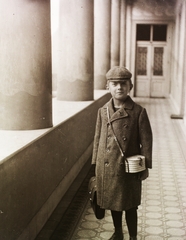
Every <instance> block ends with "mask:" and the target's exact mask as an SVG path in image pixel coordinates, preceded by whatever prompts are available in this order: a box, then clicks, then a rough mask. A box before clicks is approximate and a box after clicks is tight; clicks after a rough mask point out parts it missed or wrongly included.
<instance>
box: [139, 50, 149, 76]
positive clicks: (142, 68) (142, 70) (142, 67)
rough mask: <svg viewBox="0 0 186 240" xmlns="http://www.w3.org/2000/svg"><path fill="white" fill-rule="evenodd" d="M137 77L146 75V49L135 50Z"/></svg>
mask: <svg viewBox="0 0 186 240" xmlns="http://www.w3.org/2000/svg"><path fill="white" fill-rule="evenodd" d="M137 75H147V48H146V47H138V50H137Z"/></svg>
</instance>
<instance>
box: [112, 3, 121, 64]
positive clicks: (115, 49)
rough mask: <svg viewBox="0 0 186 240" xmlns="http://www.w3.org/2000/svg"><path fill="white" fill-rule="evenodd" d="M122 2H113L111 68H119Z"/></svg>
mask: <svg viewBox="0 0 186 240" xmlns="http://www.w3.org/2000/svg"><path fill="white" fill-rule="evenodd" d="M119 53H120V0H112V7H111V67H113V66H119Z"/></svg>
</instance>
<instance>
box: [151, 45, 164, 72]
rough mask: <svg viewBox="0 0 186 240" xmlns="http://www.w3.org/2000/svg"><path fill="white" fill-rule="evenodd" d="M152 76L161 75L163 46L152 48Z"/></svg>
mask: <svg viewBox="0 0 186 240" xmlns="http://www.w3.org/2000/svg"><path fill="white" fill-rule="evenodd" d="M153 75H154V76H163V47H155V48H154V69H153Z"/></svg>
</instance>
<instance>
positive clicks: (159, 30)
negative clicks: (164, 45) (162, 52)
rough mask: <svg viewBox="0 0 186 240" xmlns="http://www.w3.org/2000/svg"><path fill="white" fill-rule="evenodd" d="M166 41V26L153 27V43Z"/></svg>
mask: <svg viewBox="0 0 186 240" xmlns="http://www.w3.org/2000/svg"><path fill="white" fill-rule="evenodd" d="M166 40H167V25H153V41H166Z"/></svg>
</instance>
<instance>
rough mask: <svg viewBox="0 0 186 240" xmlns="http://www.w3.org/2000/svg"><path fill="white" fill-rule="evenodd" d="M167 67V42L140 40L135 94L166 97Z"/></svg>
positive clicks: (137, 53)
mask: <svg viewBox="0 0 186 240" xmlns="http://www.w3.org/2000/svg"><path fill="white" fill-rule="evenodd" d="M165 69H166V44H165V43H161V42H144V43H143V42H138V43H137V52H136V84H135V95H136V96H137V97H164V96H165V95H166V91H165V90H166V89H165V86H166V83H165V73H166V71H165Z"/></svg>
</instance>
